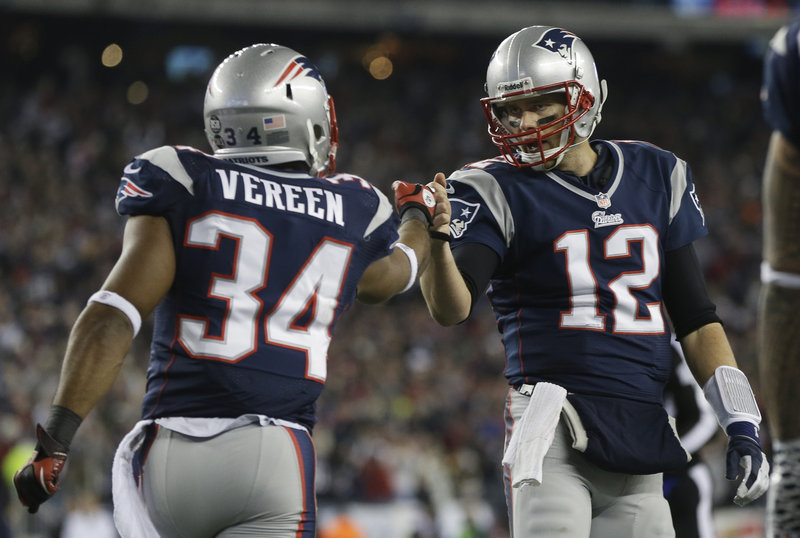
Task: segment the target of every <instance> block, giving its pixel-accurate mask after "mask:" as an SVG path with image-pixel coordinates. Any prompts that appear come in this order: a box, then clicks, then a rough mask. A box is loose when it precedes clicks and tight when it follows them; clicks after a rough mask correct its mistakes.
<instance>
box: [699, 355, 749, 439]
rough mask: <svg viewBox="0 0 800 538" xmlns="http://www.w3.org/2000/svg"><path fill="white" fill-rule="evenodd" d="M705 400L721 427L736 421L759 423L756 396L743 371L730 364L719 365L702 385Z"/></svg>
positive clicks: (723, 427)
mask: <svg viewBox="0 0 800 538" xmlns="http://www.w3.org/2000/svg"><path fill="white" fill-rule="evenodd" d="M703 393H704V394H705V395H706V400H708V403H710V404H711V407H712V408H713V409H714V414H716V415H717V420H718V421H719V425H720V426H722V429H723V430H724V429H726V428H727V427H728V426H729V425H730V424H731V423H733V422H738V421H745V422H750V423H751V424H754V425H755V426H756V429H758V425H759V424H760V423H761V411H759V410H758V404H757V403H756V397H755V396H754V395H753V389H751V388H750V382H749V381H748V380H747V376H746V375H744V372H742V371H741V370H739V369H738V368H734V367H732V366H720V367H718V368H717V369H716V370H714V375H712V376H711V378H710V379H709V380H708V381H707V382H706V385H705V386H704V387H703Z"/></svg>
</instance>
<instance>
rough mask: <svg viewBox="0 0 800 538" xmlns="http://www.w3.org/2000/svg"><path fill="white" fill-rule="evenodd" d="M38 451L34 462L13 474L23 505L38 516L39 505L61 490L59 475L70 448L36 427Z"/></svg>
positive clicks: (34, 455) (30, 460)
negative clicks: (59, 488)
mask: <svg viewBox="0 0 800 538" xmlns="http://www.w3.org/2000/svg"><path fill="white" fill-rule="evenodd" d="M36 439H37V442H36V448H35V449H34V450H33V455H32V456H31V459H29V460H28V463H26V464H25V465H24V466H23V467H22V468H21V469H20V470H19V471H17V473H16V474H15V475H14V487H15V488H16V489H17V495H18V496H19V500H20V502H21V503H22V504H23V505H24V506H27V507H28V512H30V513H31V514H35V513H36V512H37V511H38V510H39V505H41V504H42V503H43V502H45V501H46V500H47V499H49V498H50V497H52V496H53V494H54V493H55V492H56V491H58V486H59V474H60V473H61V471H62V470H63V469H64V464H65V463H66V461H67V453H68V450H67V448H66V447H65V446H64V445H62V444H61V443H59V442H58V441H56V440H55V439H53V438H52V437H51V436H50V435H49V434H48V433H47V432H46V431H45V430H44V428H43V427H42V426H41V424H37V425H36Z"/></svg>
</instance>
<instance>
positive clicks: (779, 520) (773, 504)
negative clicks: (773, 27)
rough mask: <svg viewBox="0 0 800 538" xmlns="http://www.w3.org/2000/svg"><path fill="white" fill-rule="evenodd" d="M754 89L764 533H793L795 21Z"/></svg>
mask: <svg viewBox="0 0 800 538" xmlns="http://www.w3.org/2000/svg"><path fill="white" fill-rule="evenodd" d="M763 81H764V85H763V89H762V93H761V97H762V102H763V108H764V116H765V118H766V120H767V123H768V124H769V126H770V127H771V128H772V136H771V138H770V142H769V149H768V151H767V159H766V165H765V169H764V184H763V206H764V262H763V264H762V269H761V280H762V284H763V288H762V292H761V293H762V296H761V305H760V309H759V331H760V334H759V340H760V347H761V349H760V358H759V360H760V368H761V382H762V384H763V387H764V395H765V398H766V406H767V411H768V412H769V417H770V433H771V435H772V440H773V442H772V456H773V459H772V464H773V470H772V477H771V486H770V493H769V494H768V495H767V532H768V534H767V536H769V537H770V538H772V537H773V536H800V415H798V412H797V403H796V402H797V397H796V392H797V387H798V385H800V343H799V342H798V335H799V334H800V319H798V311H800V242H798V239H797V233H798V230H800V21H795V22H794V23H792V24H789V25H787V26H785V27H783V28H781V29H780V30H778V32H777V33H776V34H775V36H774V37H773V39H772V41H771V43H770V48H769V50H768V52H767V55H766V58H765V59H764V73H763Z"/></svg>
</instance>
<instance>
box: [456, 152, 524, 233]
mask: <svg viewBox="0 0 800 538" xmlns="http://www.w3.org/2000/svg"><path fill="white" fill-rule="evenodd" d="M448 179H449V180H450V181H456V182H459V183H464V184H465V185H469V186H470V187H472V188H473V189H475V191H476V192H477V193H478V195H479V196H480V197H481V199H482V200H483V201H484V203H485V204H486V207H487V208H488V209H489V211H490V212H491V213H492V216H493V217H494V220H495V221H497V224H498V225H499V226H500V229H501V230H502V232H503V238H504V239H505V242H506V246H511V240H512V239H513V238H514V233H515V228H514V216H513V215H512V214H511V208H510V207H509V206H508V200H506V196H505V194H503V190H502V189H501V188H500V185H499V184H498V183H497V180H496V179H495V178H494V176H493V175H492V174H490V173H488V172H486V171H484V170H477V169H474V168H470V169H466V170H458V171H456V172H453V173H452V174H451V175H450V177H449V178H448Z"/></svg>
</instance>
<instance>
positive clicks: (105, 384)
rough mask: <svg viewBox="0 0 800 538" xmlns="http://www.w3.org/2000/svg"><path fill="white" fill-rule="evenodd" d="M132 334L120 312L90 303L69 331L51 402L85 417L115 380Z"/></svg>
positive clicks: (128, 324)
mask: <svg viewBox="0 0 800 538" xmlns="http://www.w3.org/2000/svg"><path fill="white" fill-rule="evenodd" d="M132 337H133V329H132V328H131V325H130V322H129V321H128V318H126V317H125V315H124V314H122V312H120V311H119V310H117V309H116V308H113V307H110V306H106V305H104V304H100V303H90V304H89V305H88V306H87V307H86V308H85V309H84V310H83V312H81V315H80V316H79V317H78V320H77V321H76V322H75V325H74V326H73V328H72V332H71V333H70V337H69V343H68V345H67V351H66V354H65V357H64V363H63V364H62V367H61V378H60V380H59V385H58V389H57V391H56V395H55V398H54V400H53V404H54V405H60V406H63V407H66V408H67V409H69V410H71V411H73V412H74V413H76V414H78V415H80V416H81V417H82V418H85V417H86V415H88V414H89V411H91V410H92V408H94V406H95V405H97V403H98V402H99V401H100V399H101V398H102V397H103V396H104V395H105V394H106V392H108V390H109V389H110V388H111V385H112V384H113V383H114V381H115V380H116V378H117V374H118V373H119V370H120V367H121V366H122V363H123V361H124V359H125V355H126V354H127V353H128V349H129V348H130V345H131V341H132Z"/></svg>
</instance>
